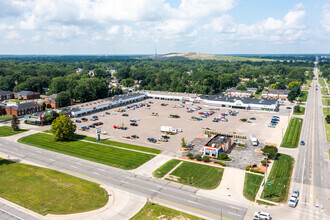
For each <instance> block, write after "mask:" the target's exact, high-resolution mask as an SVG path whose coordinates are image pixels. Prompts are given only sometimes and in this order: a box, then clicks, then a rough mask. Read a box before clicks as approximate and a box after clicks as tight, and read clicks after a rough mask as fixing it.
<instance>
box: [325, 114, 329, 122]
mask: <svg viewBox="0 0 330 220" xmlns="http://www.w3.org/2000/svg"><path fill="white" fill-rule="evenodd" d="M325 120H326V121H327V124H330V115H327V117H325Z"/></svg>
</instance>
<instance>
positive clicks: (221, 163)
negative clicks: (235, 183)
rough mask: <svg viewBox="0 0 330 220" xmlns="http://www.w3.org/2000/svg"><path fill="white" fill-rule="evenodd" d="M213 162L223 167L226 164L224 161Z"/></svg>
mask: <svg viewBox="0 0 330 220" xmlns="http://www.w3.org/2000/svg"><path fill="white" fill-rule="evenodd" d="M213 163H216V164H220V165H221V166H223V167H225V166H226V164H225V163H224V162H219V161H214V162H213Z"/></svg>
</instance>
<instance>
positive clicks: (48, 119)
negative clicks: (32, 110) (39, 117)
mask: <svg viewBox="0 0 330 220" xmlns="http://www.w3.org/2000/svg"><path fill="white" fill-rule="evenodd" d="M53 119H54V115H53V114H51V113H46V114H45V122H52V121H53Z"/></svg>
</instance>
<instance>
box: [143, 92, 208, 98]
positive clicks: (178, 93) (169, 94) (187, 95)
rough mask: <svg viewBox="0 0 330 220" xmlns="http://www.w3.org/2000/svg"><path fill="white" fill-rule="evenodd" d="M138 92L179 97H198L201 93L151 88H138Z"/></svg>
mask: <svg viewBox="0 0 330 220" xmlns="http://www.w3.org/2000/svg"><path fill="white" fill-rule="evenodd" d="M140 92H143V93H150V94H156V95H168V96H181V97H199V96H200V95H202V94H197V93H184V92H166V91H151V90H140Z"/></svg>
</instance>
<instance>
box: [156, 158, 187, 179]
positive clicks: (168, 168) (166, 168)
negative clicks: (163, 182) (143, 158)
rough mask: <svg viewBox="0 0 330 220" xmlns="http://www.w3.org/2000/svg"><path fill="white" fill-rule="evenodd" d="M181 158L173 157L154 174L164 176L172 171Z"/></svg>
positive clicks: (159, 176)
mask: <svg viewBox="0 0 330 220" xmlns="http://www.w3.org/2000/svg"><path fill="white" fill-rule="evenodd" d="M180 162H181V160H176V159H172V160H170V161H168V162H167V163H165V164H163V165H162V166H161V167H159V168H158V169H157V170H155V171H154V172H153V173H152V174H153V175H154V177H157V178H163V177H164V176H165V175H166V174H167V173H168V172H170V171H171V170H172V169H173V168H174V167H175V166H176V165H178V164H179V163H180Z"/></svg>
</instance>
